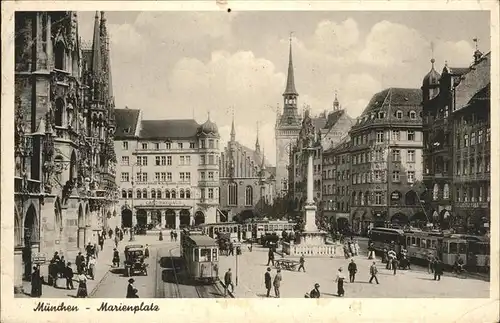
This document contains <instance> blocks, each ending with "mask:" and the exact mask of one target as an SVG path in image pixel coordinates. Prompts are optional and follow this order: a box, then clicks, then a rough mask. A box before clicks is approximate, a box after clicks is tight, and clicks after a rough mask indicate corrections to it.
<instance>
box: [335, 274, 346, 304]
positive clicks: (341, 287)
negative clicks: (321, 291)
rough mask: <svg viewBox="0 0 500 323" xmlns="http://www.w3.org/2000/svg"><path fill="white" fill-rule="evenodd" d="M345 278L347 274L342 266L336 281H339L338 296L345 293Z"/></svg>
mask: <svg viewBox="0 0 500 323" xmlns="http://www.w3.org/2000/svg"><path fill="white" fill-rule="evenodd" d="M344 280H345V275H344V273H343V272H342V267H340V268H339V271H338V272H337V278H335V282H336V283H337V296H339V297H342V296H344V294H345V291H344Z"/></svg>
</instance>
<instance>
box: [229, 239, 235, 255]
mask: <svg viewBox="0 0 500 323" xmlns="http://www.w3.org/2000/svg"><path fill="white" fill-rule="evenodd" d="M229 256H234V245H233V242H232V241H230V242H229Z"/></svg>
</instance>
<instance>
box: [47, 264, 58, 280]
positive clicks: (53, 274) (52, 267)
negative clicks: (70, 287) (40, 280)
mask: <svg viewBox="0 0 500 323" xmlns="http://www.w3.org/2000/svg"><path fill="white" fill-rule="evenodd" d="M48 283H49V285H50V286H54V287H57V265H56V262H55V260H54V259H52V260H51V261H50V264H49V277H48Z"/></svg>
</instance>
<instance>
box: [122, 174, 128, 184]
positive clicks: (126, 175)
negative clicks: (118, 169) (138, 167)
mask: <svg viewBox="0 0 500 323" xmlns="http://www.w3.org/2000/svg"><path fill="white" fill-rule="evenodd" d="M121 177H122V182H128V181H129V177H128V173H122V176H121Z"/></svg>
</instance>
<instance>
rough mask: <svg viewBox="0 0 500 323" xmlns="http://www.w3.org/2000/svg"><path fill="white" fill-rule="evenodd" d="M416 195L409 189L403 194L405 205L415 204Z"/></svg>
mask: <svg viewBox="0 0 500 323" xmlns="http://www.w3.org/2000/svg"><path fill="white" fill-rule="evenodd" d="M417 198H418V195H417V193H416V192H415V191H413V190H410V191H408V192H406V194H405V204H406V205H417Z"/></svg>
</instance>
